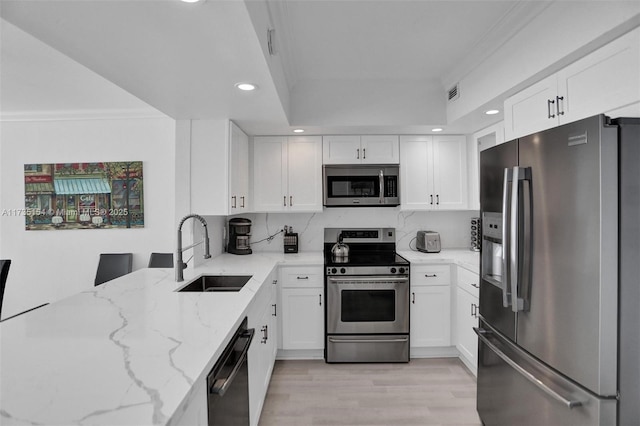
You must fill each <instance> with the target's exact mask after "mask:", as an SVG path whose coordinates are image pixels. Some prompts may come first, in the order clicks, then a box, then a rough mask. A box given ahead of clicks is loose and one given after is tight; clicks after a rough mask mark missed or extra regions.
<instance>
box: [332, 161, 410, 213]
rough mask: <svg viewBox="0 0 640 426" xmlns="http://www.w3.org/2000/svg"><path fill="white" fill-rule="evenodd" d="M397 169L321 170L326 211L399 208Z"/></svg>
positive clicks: (351, 167) (388, 166) (390, 166)
mask: <svg viewBox="0 0 640 426" xmlns="http://www.w3.org/2000/svg"><path fill="white" fill-rule="evenodd" d="M399 172H400V167H399V166H398V165H394V164H384V165H374V164H352V165H325V166H323V184H324V185H323V187H324V190H323V192H324V205H325V206H327V207H347V206H348V207H357V206H360V207H374V206H386V207H393V206H397V205H399V204H400V195H399V194H400V192H399V191H400V190H399V188H398V184H399V180H400V179H399Z"/></svg>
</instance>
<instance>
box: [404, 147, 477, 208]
mask: <svg viewBox="0 0 640 426" xmlns="http://www.w3.org/2000/svg"><path fill="white" fill-rule="evenodd" d="M466 144H467V141H466V138H465V136H461V135H453V136H449V135H443V136H401V137H400V154H401V171H400V173H401V184H400V202H401V208H402V209H403V210H463V209H466V208H467V205H468V199H467V184H468V182H467V153H466Z"/></svg>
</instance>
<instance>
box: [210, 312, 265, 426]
mask: <svg viewBox="0 0 640 426" xmlns="http://www.w3.org/2000/svg"><path fill="white" fill-rule="evenodd" d="M254 331H255V330H254V329H253V328H251V329H247V318H246V317H245V319H244V320H243V321H242V324H240V327H238V329H237V330H236V332H235V334H234V336H233V338H232V339H231V341H230V342H229V344H228V345H227V347H226V348H225V350H224V352H223V353H222V355H221V356H220V358H219V359H218V361H217V362H216V363H215V365H214V366H213V369H212V370H211V372H210V373H209V375H208V376H207V389H208V396H207V405H208V411H209V415H208V419H209V426H222V425H224V426H235V425H238V426H240V425H243V426H244V425H248V424H249V374H248V369H247V351H248V350H249V346H250V345H251V340H252V339H253V333H254Z"/></svg>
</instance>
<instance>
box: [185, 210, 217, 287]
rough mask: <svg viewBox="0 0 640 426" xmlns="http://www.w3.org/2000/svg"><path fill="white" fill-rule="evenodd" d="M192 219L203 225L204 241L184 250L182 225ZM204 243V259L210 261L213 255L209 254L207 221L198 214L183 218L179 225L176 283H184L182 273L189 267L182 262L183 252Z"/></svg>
mask: <svg viewBox="0 0 640 426" xmlns="http://www.w3.org/2000/svg"><path fill="white" fill-rule="evenodd" d="M190 217H192V218H194V219H198V220H199V221H200V223H202V226H203V227H204V240H202V241H200V242H199V243H193V244H191V245H190V246H188V247H184V248H183V247H182V225H183V224H184V222H185V221H186V220H187V219H189V218H190ZM202 243H204V258H205V259H209V258H210V257H211V254H210V253H209V230H208V229H207V221H206V220H204V218H203V217H202V216H200V215H198V214H194V213H191V214H188V215H186V216H185V217H183V218H182V220H181V221H180V224H179V225H178V247H177V249H176V282H180V281H184V276H183V275H182V271H183V270H184V268H186V267H187V264H186V263H184V262H183V261H182V252H183V251H185V250H189V249H190V248H192V247H195V246H197V245H200V244H202Z"/></svg>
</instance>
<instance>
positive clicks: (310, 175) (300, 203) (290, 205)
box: [253, 136, 322, 212]
mask: <svg viewBox="0 0 640 426" xmlns="http://www.w3.org/2000/svg"><path fill="white" fill-rule="evenodd" d="M253 210H254V211H257V212H293V211H298V212H315V211H322V139H321V137H320V136H290V137H286V136H260V137H255V138H254V139H253Z"/></svg>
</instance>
